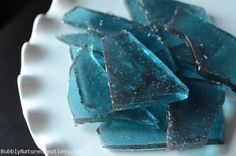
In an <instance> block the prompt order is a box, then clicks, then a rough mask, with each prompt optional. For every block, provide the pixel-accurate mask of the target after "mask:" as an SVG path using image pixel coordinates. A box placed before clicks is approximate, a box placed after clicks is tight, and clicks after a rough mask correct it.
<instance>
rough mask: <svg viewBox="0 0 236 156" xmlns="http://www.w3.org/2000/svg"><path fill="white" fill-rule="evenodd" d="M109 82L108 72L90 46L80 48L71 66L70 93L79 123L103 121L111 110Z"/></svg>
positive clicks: (73, 110)
mask: <svg viewBox="0 0 236 156" xmlns="http://www.w3.org/2000/svg"><path fill="white" fill-rule="evenodd" d="M91 71H92V72H91ZM107 82H108V77H107V73H106V72H105V70H104V69H103V68H102V67H101V65H100V64H99V62H98V61H97V60H96V58H95V57H94V55H93V51H92V50H91V49H90V48H84V49H82V50H80V52H79V53H78V56H77V57H76V59H75V61H74V63H73V65H72V66H71V70H70V80H69V95H68V101H69V103H70V106H71V110H72V112H73V115H74V118H75V120H76V122H77V123H85V122H97V121H101V120H104V118H106V116H107V114H108V113H110V112H111V110H112V106H111V98H110V92H109V88H108V87H107Z"/></svg>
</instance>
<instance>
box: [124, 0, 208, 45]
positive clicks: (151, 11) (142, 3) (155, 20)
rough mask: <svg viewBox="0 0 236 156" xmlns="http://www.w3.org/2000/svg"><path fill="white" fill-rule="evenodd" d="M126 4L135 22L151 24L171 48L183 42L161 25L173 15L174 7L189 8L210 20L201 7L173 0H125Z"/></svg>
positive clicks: (197, 14)
mask: <svg viewBox="0 0 236 156" xmlns="http://www.w3.org/2000/svg"><path fill="white" fill-rule="evenodd" d="M126 4H127V6H128V8H129V10H130V13H131V15H132V17H133V19H134V21H135V22H138V23H141V24H145V25H152V26H153V27H154V28H155V29H156V30H157V33H158V34H159V35H160V36H161V38H162V39H163V41H164V42H165V43H167V46H168V47H171V48H172V47H175V46H179V45H181V44H183V42H182V41H181V40H179V39H178V38H176V37H175V36H173V35H172V34H170V33H169V32H166V31H165V30H164V27H163V25H164V24H166V23H167V22H169V21H170V20H171V18H172V17H173V16H174V14H175V10H176V7H184V8H187V9H189V10H190V11H191V12H192V13H193V14H194V15H195V16H197V17H198V18H200V19H202V20H204V21H209V20H210V19H209V17H208V16H207V14H206V12H205V10H204V9H203V8H200V7H197V6H194V5H190V4H186V3H182V2H179V1H175V0H126Z"/></svg>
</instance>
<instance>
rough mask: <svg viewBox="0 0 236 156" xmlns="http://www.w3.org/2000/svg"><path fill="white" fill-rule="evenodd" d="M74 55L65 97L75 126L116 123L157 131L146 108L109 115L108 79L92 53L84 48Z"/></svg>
mask: <svg viewBox="0 0 236 156" xmlns="http://www.w3.org/2000/svg"><path fill="white" fill-rule="evenodd" d="M76 55H77V57H76V59H75V61H74V63H73V65H72V67H71V70H70V78H69V95H68V101H69V104H70V107H71V110H72V113H73V115H74V119H75V123H76V124H82V123H87V122H91V123H92V122H104V121H111V120H117V121H129V122H133V123H136V124H145V125H149V126H153V127H158V123H159V121H158V120H157V119H156V118H155V117H154V116H153V115H152V114H151V113H149V112H148V111H147V110H146V109H145V108H142V109H141V108H140V109H134V110H127V111H122V112H112V103H111V98H110V91H109V87H108V78H107V77H108V76H107V73H106V72H105V70H104V69H103V68H102V67H101V66H100V64H99V62H98V61H97V59H96V57H95V56H94V53H93V50H92V49H90V48H86V47H85V48H82V49H81V50H80V51H79V52H78V53H77V54H76Z"/></svg>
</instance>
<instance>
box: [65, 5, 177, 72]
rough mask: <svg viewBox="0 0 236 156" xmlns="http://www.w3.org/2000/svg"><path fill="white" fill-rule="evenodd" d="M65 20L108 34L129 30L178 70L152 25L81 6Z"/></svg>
mask: <svg viewBox="0 0 236 156" xmlns="http://www.w3.org/2000/svg"><path fill="white" fill-rule="evenodd" d="M64 22H65V23H67V24H70V25H72V26H74V27H77V28H82V29H86V30H89V31H94V32H99V33H100V34H104V35H108V36H111V35H114V34H115V33H118V32H120V31H122V30H127V31H129V32H131V33H132V34H133V35H134V36H135V37H136V38H137V39H138V40H139V41H140V42H142V43H143V44H144V45H145V46H146V47H147V48H149V49H150V50H151V51H152V52H153V53H154V54H155V55H157V56H158V57H159V58H160V59H161V60H162V61H163V62H164V63H165V64H166V65H167V66H168V67H169V68H170V69H171V70H173V71H177V67H176V65H175V63H174V61H173V59H172V57H171V55H170V52H169V51H168V49H167V48H166V47H165V46H163V45H162V43H161V42H160V40H159V36H158V35H157V34H156V33H155V32H154V31H153V30H152V29H151V27H150V26H143V25H140V24H137V23H135V22H132V21H129V20H127V19H124V18H121V17H117V16H114V15H109V14H105V13H101V12H97V11H94V10H90V9H86V8H83V7H79V6H78V7H75V8H74V9H73V10H71V11H70V12H68V13H67V14H66V15H65V16H64Z"/></svg>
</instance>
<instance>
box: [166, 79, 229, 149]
mask: <svg viewBox="0 0 236 156" xmlns="http://www.w3.org/2000/svg"><path fill="white" fill-rule="evenodd" d="M182 80H183V82H184V83H185V84H186V85H187V86H188V88H189V91H190V92H189V98H188V99H186V100H184V101H181V102H177V103H175V104H172V105H170V106H169V113H168V114H169V116H168V130H167V147H168V148H169V149H188V148H199V147H202V146H203V145H205V144H206V143H207V141H208V134H209V132H210V130H211V128H212V127H213V125H214V122H215V120H216V118H217V115H218V112H219V111H220V109H221V106H222V104H223V103H224V98H225V89H224V86H223V85H219V84H214V83H211V82H209V81H205V80H197V79H182ZM213 97H214V98H213Z"/></svg>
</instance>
